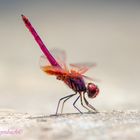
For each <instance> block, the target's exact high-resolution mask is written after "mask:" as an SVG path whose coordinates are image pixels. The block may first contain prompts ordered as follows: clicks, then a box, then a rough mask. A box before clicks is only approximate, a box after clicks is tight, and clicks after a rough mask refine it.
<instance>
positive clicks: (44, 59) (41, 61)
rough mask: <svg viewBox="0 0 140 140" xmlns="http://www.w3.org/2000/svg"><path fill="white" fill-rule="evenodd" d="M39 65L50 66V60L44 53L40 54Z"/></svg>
mask: <svg viewBox="0 0 140 140" xmlns="http://www.w3.org/2000/svg"><path fill="white" fill-rule="evenodd" d="M39 65H40V67H41V68H42V67H45V66H51V64H50V62H49V61H48V59H47V57H46V56H45V55H41V56H40V59H39Z"/></svg>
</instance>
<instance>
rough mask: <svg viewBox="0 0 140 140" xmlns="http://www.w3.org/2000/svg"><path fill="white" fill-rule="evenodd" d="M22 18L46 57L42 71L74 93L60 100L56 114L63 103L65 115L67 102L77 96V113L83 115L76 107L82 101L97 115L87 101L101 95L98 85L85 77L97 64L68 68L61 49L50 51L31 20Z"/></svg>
mask: <svg viewBox="0 0 140 140" xmlns="http://www.w3.org/2000/svg"><path fill="white" fill-rule="evenodd" d="M21 16H22V20H23V22H24V24H25V26H26V27H27V28H28V30H29V31H30V33H31V34H32V35H33V37H34V39H35V40H36V42H37V44H38V45H39V47H40V49H41V50H42V52H43V53H44V55H42V56H41V58H40V60H41V61H40V62H41V64H40V66H41V69H42V70H43V71H44V72H45V73H47V74H48V75H52V76H56V79H57V80H61V81H63V82H64V83H65V84H66V85H67V86H68V87H69V88H71V89H72V90H73V91H74V93H73V94H70V95H67V96H65V97H62V98H60V99H59V101H58V105H57V109H56V113H55V114H56V115H58V111H59V106H60V103H61V102H62V101H63V103H62V107H61V114H62V113H63V108H64V104H65V102H66V101H68V100H69V99H70V98H71V97H73V96H75V95H77V94H78V97H77V98H76V100H75V101H74V102H73V106H74V108H75V109H77V111H79V112H80V113H81V114H82V113H83V112H82V111H81V110H80V109H79V108H78V107H77V106H76V102H77V101H78V100H79V99H80V102H81V105H82V106H83V107H84V108H85V109H86V110H87V111H89V112H95V113H97V112H98V111H97V110H96V109H95V108H94V107H93V105H91V104H90V103H89V102H88V100H87V99H86V94H87V96H88V97H89V98H95V97H96V96H97V95H98V94H99V88H98V86H97V85H96V84H94V82H93V81H94V79H92V78H90V77H88V76H86V75H84V74H85V73H86V72H87V71H88V70H89V69H90V68H92V67H93V66H95V63H76V64H70V68H68V66H67V65H66V62H65V60H66V55H65V52H64V51H63V50H59V49H55V50H53V51H49V50H48V48H47V47H46V46H45V44H44V43H43V41H42V40H41V38H40V36H39V35H38V33H37V32H36V30H35V29H34V27H33V26H32V24H31V22H30V21H29V19H28V18H27V17H26V16H24V15H21ZM86 80H89V81H90V82H88V83H86Z"/></svg>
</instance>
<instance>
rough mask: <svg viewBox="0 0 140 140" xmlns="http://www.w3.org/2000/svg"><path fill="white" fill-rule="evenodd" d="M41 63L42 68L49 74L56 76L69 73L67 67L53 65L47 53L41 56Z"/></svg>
mask: <svg viewBox="0 0 140 140" xmlns="http://www.w3.org/2000/svg"><path fill="white" fill-rule="evenodd" d="M39 63H40V68H41V69H42V70H43V71H44V72H46V73H47V74H50V75H56V76H58V75H64V74H67V71H66V70H65V69H62V68H60V67H57V66H52V65H51V64H50V62H49V61H48V59H47V57H46V56H45V55H42V56H41V57H40V62H39Z"/></svg>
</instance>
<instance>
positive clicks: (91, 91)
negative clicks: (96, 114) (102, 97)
mask: <svg viewBox="0 0 140 140" xmlns="http://www.w3.org/2000/svg"><path fill="white" fill-rule="evenodd" d="M87 93H88V97H89V98H95V97H96V96H97V95H98V93H99V88H98V87H97V86H96V85H95V84H93V83H88V85H87Z"/></svg>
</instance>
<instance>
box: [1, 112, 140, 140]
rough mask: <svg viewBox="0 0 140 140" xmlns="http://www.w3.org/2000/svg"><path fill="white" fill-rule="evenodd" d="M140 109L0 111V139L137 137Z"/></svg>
mask: <svg viewBox="0 0 140 140" xmlns="http://www.w3.org/2000/svg"><path fill="white" fill-rule="evenodd" d="M139 134H140V112H139V111H134V110H127V111H110V112H109V111H102V112H100V113H97V114H94V113H84V114H76V113H74V114H64V115H58V116H53V115H52V116H35V115H29V114H24V113H18V112H15V111H11V110H7V111H5V110H3V111H0V140H19V139H20V140H66V139H67V140H82V139H83V140H100V139H101V140H112V139H113V140H137V139H139Z"/></svg>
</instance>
